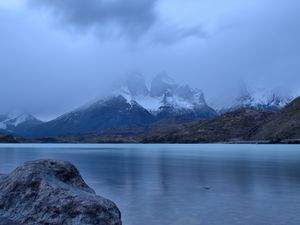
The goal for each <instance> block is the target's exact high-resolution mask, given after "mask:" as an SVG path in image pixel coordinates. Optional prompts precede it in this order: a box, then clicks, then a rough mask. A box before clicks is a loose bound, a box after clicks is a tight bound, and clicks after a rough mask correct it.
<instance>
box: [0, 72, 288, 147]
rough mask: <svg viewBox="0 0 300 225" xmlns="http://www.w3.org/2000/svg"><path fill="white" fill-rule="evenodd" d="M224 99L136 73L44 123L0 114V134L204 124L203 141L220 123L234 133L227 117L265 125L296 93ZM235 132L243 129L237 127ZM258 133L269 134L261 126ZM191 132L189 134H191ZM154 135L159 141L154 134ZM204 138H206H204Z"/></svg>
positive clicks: (118, 131)
mask: <svg viewBox="0 0 300 225" xmlns="http://www.w3.org/2000/svg"><path fill="white" fill-rule="evenodd" d="M222 97H223V96H222ZM222 99H223V98H220V99H219V103H216V102H214V103H211V104H209V103H207V100H206V99H205V96H204V93H203V92H202V91H201V90H200V89H197V88H191V87H190V86H189V85H179V84H177V83H175V82H174V80H173V79H171V78H170V77H169V76H168V75H167V74H166V73H160V74H158V75H157V76H156V77H155V78H154V79H153V80H152V81H151V82H150V84H147V83H146V82H145V80H144V78H143V77H142V76H141V75H139V74H134V75H132V76H130V77H128V78H127V79H126V80H125V81H122V82H120V84H119V85H116V87H115V88H114V90H113V91H112V93H109V94H108V95H107V96H106V97H103V98H100V99H97V100H95V101H92V102H90V103H88V104H86V105H84V106H81V107H79V108H77V109H75V110H73V111H71V112H68V113H66V114H64V115H62V116H60V117H58V118H56V119H53V120H51V121H48V122H42V121H40V120H38V119H37V118H35V117H34V116H33V115H31V114H26V113H10V114H5V115H0V134H1V133H2V134H12V135H16V136H21V137H25V138H42V137H57V136H64V137H65V136H69V137H70V136H76V135H77V136H82V135H83V136H85V137H87V136H90V137H99V136H101V135H102V137H104V136H105V135H108V134H109V135H119V136H121V137H123V136H124V134H125V133H126V132H127V133H132V132H133V129H136V131H137V132H133V133H134V135H137V133H139V135H141V134H143V135H144V134H146V133H151V131H154V130H156V132H158V131H166V129H167V130H169V129H171V127H172V128H173V127H176V126H183V125H184V126H186V124H190V123H200V124H201V127H202V126H203V127H206V129H204V128H201V129H202V130H205V132H206V134H204V133H203V132H204V131H203V132H202V133H200V134H199V136H201V137H202V139H203V138H204V137H205V135H209V132H207V131H211V130H215V129H217V127H218V126H219V128H218V130H219V132H220V135H221V133H223V135H225V136H226V135H229V134H230V132H229V131H227V130H226V126H225V127H222V126H221V125H218V123H219V122H218V121H222V122H220V124H223V122H224V121H227V120H228V121H233V120H234V122H235V123H237V124H240V123H242V122H243V119H245V120H246V121H251V120H250V119H249V117H253V118H252V119H253V121H251V123H249V124H248V123H245V124H244V126H243V127H244V128H243V129H244V130H245V132H246V130H247V129H254V128H253V127H256V126H257V124H256V122H258V121H261V122H263V123H265V122H266V121H265V120H264V119H263V118H269V116H270V115H271V114H273V113H274V112H275V111H279V110H281V109H282V108H283V107H285V106H286V105H287V104H288V103H289V102H290V101H291V100H292V97H290V96H289V95H286V94H282V93H280V92H277V91H273V92H270V91H268V92H267V91H265V90H261V89H260V90H256V91H249V90H247V89H246V88H245V87H243V88H241V90H240V92H239V93H238V94H237V95H236V96H233V97H232V98H231V100H230V101H225V100H222ZM220 103H222V104H220ZM210 105H212V107H211V106H210ZM228 113H233V114H228ZM241 115H242V116H241ZM240 119H241V120H240ZM189 126H190V125H189ZM269 126H270V127H272V125H269ZM209 127H210V128H209ZM157 128H159V129H157ZM208 128H209V130H207V129H208ZM221 128H222V129H221ZM201 129H200V130H201ZM191 130H193V129H192V128H191ZM236 132H239V130H238V129H237V130H236ZM247 132H248V131H247ZM247 132H246V133H247ZM260 132H262V133H264V134H265V133H266V132H264V131H263V130H262V131H260ZM158 133H159V132H158ZM193 133H195V132H193ZM196 133H197V132H196ZM181 135H182V134H180V136H181ZM220 135H215V139H214V140H211V139H209V140H208V141H218V140H219V141H221V140H224V141H225V140H228V138H227V137H221V136H222V135H221V136H220ZM245 135H246V134H245ZM245 135H242V136H241V137H239V138H241V139H247V138H246V136H247V135H248V134H247V135H246V136H245ZM266 135H267V134H266ZM192 136H193V135H190V137H191V138H192ZM248 136H249V135H248ZM127 137H128V135H127ZM266 137H267V136H266ZM268 137H270V135H269V136H268ZM147 138H148V139H147ZM152 139H153V140H155V138H154V137H152ZM202 139H201V140H202ZM147 140H149V141H151V136H149V137H145V141H147ZM166 140H167V138H166ZM205 140H206V139H205V138H204V139H203V140H202V141H204V142H205ZM195 141H200V140H198V139H196V140H195Z"/></svg>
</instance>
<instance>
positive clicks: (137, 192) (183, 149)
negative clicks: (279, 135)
mask: <svg viewBox="0 0 300 225" xmlns="http://www.w3.org/2000/svg"><path fill="white" fill-rule="evenodd" d="M34 159H60V160H68V161H71V162H72V163H73V164H75V165H76V166H77V167H78V168H79V170H80V172H81V174H82V176H83V178H84V179H85V181H86V182H87V183H88V184H89V185H90V186H91V187H92V188H94V189H95V190H96V192H97V193H98V194H99V195H102V196H104V197H107V198H109V199H111V200H113V201H114V202H115V203H117V205H118V207H119V208H120V209H121V211H122V217H123V223H124V225H154V224H156V225H299V224H300V146H299V145H0V173H9V172H11V171H12V170H13V169H14V168H15V167H17V166H18V165H20V164H21V163H23V162H24V161H28V160H34Z"/></svg>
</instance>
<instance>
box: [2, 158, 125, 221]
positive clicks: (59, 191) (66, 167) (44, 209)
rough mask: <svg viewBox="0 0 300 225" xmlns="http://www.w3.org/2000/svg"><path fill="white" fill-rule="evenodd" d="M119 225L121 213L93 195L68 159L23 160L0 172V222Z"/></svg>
mask: <svg viewBox="0 0 300 225" xmlns="http://www.w3.org/2000/svg"><path fill="white" fill-rule="evenodd" d="M4 224H5V225H9V224H11V225H25V224H26V225H39V224H41V225H62V224H64V225H77V224H78V225H79V224H80V225H85V224H86V225H92V224H98V225H121V224H122V222H121V213H120V211H119V209H118V208H117V206H116V205H115V204H114V203H113V202H112V201H110V200H107V199H105V198H103V197H100V196H97V195H96V194H95V192H94V190H93V189H91V188H90V187H89V186H88V185H87V184H86V183H85V182H84V180H83V179H82V177H81V176H80V173H79V171H78V170H77V169H76V167H75V166H73V165H72V164H71V163H69V162H64V161H57V160H39V161H32V162H27V163H25V164H24V165H23V166H20V167H18V168H17V169H15V170H14V171H13V172H12V173H10V174H9V175H0V225H4Z"/></svg>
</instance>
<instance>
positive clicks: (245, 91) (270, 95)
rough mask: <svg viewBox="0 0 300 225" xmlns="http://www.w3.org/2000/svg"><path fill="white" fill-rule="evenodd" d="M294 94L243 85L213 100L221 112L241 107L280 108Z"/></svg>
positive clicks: (215, 106) (213, 103) (214, 105)
mask: <svg viewBox="0 0 300 225" xmlns="http://www.w3.org/2000/svg"><path fill="white" fill-rule="evenodd" d="M222 96H223V95H222ZM292 99H293V96H292V95H290V94H287V92H286V91H282V90H281V89H278V88H276V89H266V88H247V87H246V86H243V87H242V88H240V89H239V90H238V91H237V92H233V93H228V94H227V95H224V97H223V98H218V99H216V100H215V101H212V102H211V104H212V106H213V107H214V108H215V109H216V110H217V111H219V112H221V113H222V112H227V111H233V110H236V109H239V108H256V109H267V110H275V111H276V110H279V109H281V108H283V107H284V106H286V105H287V104H288V103H289V102H290V101H291V100H292Z"/></svg>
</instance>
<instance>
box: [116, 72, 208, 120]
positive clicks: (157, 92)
mask: <svg viewBox="0 0 300 225" xmlns="http://www.w3.org/2000/svg"><path fill="white" fill-rule="evenodd" d="M149 86H150V88H149V89H148V88H147V84H146V82H145V80H144V79H143V77H142V76H141V75H140V74H134V75H132V76H130V78H129V79H127V80H126V82H124V83H123V84H122V85H121V86H120V87H119V89H118V90H117V91H115V92H114V95H115V96H118V95H121V96H123V97H124V98H125V99H126V100H127V102H128V103H131V101H132V100H134V101H135V102H137V103H138V104H139V105H141V106H142V107H143V108H145V109H147V110H148V111H149V112H152V113H153V114H156V113H157V111H159V110H160V109H161V108H162V107H172V108H178V109H194V108H200V107H204V106H207V104H206V101H205V99H204V94H203V92H202V91H201V90H199V89H192V88H191V87H190V86H189V85H179V84H176V83H175V81H174V80H173V79H172V78H171V77H169V76H168V75H167V74H166V73H164V72H163V73H160V74H158V75H157V76H155V77H154V78H153V79H152V81H151V82H150V85H149Z"/></svg>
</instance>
